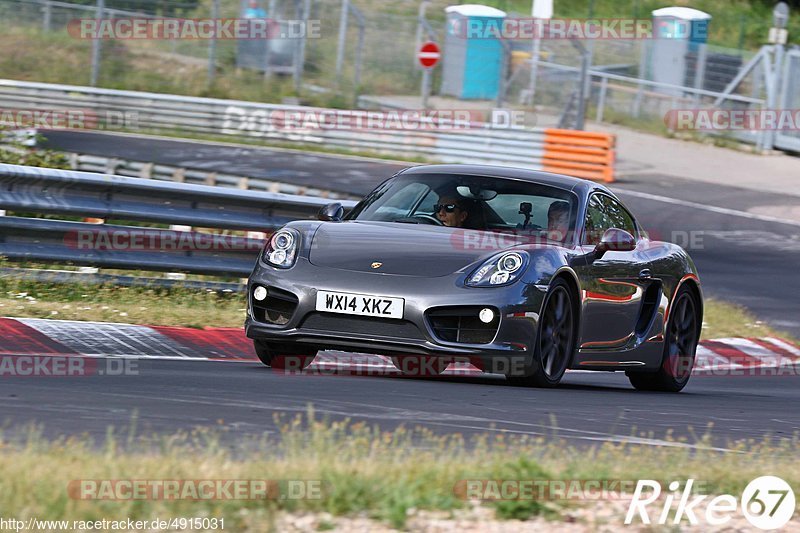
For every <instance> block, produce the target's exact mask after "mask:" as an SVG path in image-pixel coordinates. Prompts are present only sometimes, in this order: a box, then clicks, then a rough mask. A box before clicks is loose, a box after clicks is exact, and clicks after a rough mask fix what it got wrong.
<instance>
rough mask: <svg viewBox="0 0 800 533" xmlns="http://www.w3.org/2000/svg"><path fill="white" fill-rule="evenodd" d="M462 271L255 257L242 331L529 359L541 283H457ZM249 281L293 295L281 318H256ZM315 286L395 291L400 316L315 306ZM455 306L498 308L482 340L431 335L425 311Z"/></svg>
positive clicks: (312, 342)
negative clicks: (408, 271)
mask: <svg viewBox="0 0 800 533" xmlns="http://www.w3.org/2000/svg"><path fill="white" fill-rule="evenodd" d="M464 278H465V273H455V274H452V275H449V276H444V277H436V278H424V277H414V276H403V275H391V274H379V273H372V272H357V271H350V270H340V269H332V268H325V267H318V266H316V265H313V264H311V263H310V262H309V261H308V260H307V259H306V258H304V257H299V258H298V259H297V263H296V264H295V266H294V267H292V268H291V269H288V270H282V269H277V268H273V267H270V266H268V265H265V264H263V263H261V262H259V263H258V264H257V265H256V267H255V269H254V271H253V273H252V274H251V276H250V279H249V282H248V317H247V321H246V323H245V331H246V333H247V336H248V337H249V338H251V339H259V340H263V341H267V342H273V343H281V344H286V343H299V344H303V345H307V346H308V347H309V349H310V350H313V349H318V350H325V349H338V350H342V351H354V352H364V353H376V354H381V355H390V356H394V355H407V354H414V355H429V356H437V357H454V358H455V357H459V356H463V357H468V358H470V359H474V358H479V359H483V360H486V359H493V358H497V357H509V356H522V357H524V358H525V360H526V361H529V360H530V356H531V355H532V349H533V345H534V341H535V339H536V331H537V327H538V312H539V310H540V309H541V306H542V301H543V299H544V295H545V290H544V289H542V288H539V287H537V286H536V285H534V284H532V283H528V282H526V280H525V279H524V278H523V279H520V280H519V281H517V282H516V283H513V284H511V285H508V286H503V287H489V288H474V287H465V286H464V285H463V281H464ZM257 285H262V286H265V287H267V288H268V291H269V290H273V291H275V290H277V291H275V292H279V291H283V293H289V294H291V295H294V297H296V298H297V304H296V307H295V309H294V312H293V313H292V314H291V316H290V317H289V318H288V320H287V321H286V322H285V323H284V324H271V323H269V321H267V320H264V319H262V320H257V319H256V314H257V313H254V307H253V290H254V288H255V286H257ZM318 290H328V291H338V292H350V293H360V294H365V293H368V294H373V295H379V296H388V297H398V298H403V299H404V300H405V307H404V315H403V320H402V321H400V320H393V319H378V318H370V317H360V316H352V315H343V314H337V313H326V312H317V311H316V294H317V291H318ZM267 299H268V300H269V296H268V297H267ZM463 307H468V308H472V307H475V308H483V307H489V308H492V309H493V310H495V311H496V312H497V313H498V316H499V321H498V323H497V325H496V328H497V329H496V333H495V335H494V336H493V338H492V339H491V341H490V342H485V343H468V342H449V341H446V340H443V339H442V338H441V337H440V336H437V334H436V333H435V331H436V330H435V329H434V328H433V327H432V324H431V313H432V312H434V311H436V310H442V309H445V308H463Z"/></svg>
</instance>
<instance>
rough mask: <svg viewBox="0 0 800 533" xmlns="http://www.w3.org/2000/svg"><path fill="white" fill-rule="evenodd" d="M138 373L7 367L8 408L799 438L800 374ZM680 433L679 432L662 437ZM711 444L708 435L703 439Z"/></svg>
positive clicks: (559, 432) (564, 433)
mask: <svg viewBox="0 0 800 533" xmlns="http://www.w3.org/2000/svg"><path fill="white" fill-rule="evenodd" d="M138 363H139V364H138V366H137V371H138V375H128V376H119V377H112V376H108V375H105V376H100V375H96V376H93V377H70V378H67V377H27V378H14V379H3V383H2V393H1V394H0V409H1V410H2V412H3V416H2V417H1V418H0V420H2V421H3V422H4V423H5V424H4V425H7V426H11V427H12V428H17V430H18V428H19V427H20V426H21V425H24V424H25V423H28V422H31V421H35V422H36V423H38V424H42V425H43V427H44V431H45V435H46V436H59V435H65V434H67V435H75V434H84V433H85V434H88V435H90V436H92V437H93V438H94V439H95V441H96V442H102V441H103V439H104V438H105V435H106V431H107V428H108V427H114V428H115V429H116V430H117V431H118V432H119V433H121V434H122V435H127V432H128V426H129V425H130V424H131V421H132V420H133V418H134V416H135V417H136V419H137V420H136V432H137V434H139V435H149V434H151V433H173V432H175V431H177V430H179V429H185V430H190V429H193V428H195V427H198V426H203V427H214V428H217V429H218V430H220V431H221V432H223V434H226V435H227V437H228V438H229V439H232V440H237V439H241V438H243V437H245V436H260V435H262V434H263V433H265V432H266V433H271V432H274V431H275V430H276V427H275V422H274V419H273V416H274V415H275V414H276V413H280V414H283V415H285V416H289V417H292V416H295V415H302V414H304V413H306V410H307V408H308V405H309V404H311V403H313V405H314V410H315V412H316V416H317V417H318V418H321V417H328V418H329V419H331V420H341V419H344V418H350V419H352V420H353V421H366V422H368V423H370V424H378V425H380V426H381V428H383V429H391V428H394V427H397V426H399V425H406V426H407V427H408V426H411V427H415V426H423V427H426V428H429V429H431V430H432V431H434V432H437V433H440V434H442V433H455V432H457V433H461V434H463V435H466V436H469V435H471V434H475V433H481V432H486V431H488V432H492V433H506V434H517V435H522V434H525V435H531V436H543V437H563V438H565V439H568V440H569V441H570V442H572V443H573V444H576V445H578V446H581V445H591V444H596V443H599V442H603V441H611V442H632V443H643V444H652V445H667V444H670V445H675V440H676V439H677V440H683V441H684V442H685V444H684V445H688V446H695V445H698V438H699V436H700V435H702V434H703V433H705V431H706V430H707V429H709V424H713V427H712V428H710V433H711V435H712V437H713V445H714V446H715V447H719V448H725V447H726V445H727V443H728V442H729V441H731V440H738V439H745V438H758V439H760V438H763V437H766V436H772V437H774V438H777V439H783V438H789V437H791V436H792V434H793V433H796V432H798V431H800V411H798V410H797V409H795V408H794V406H796V405H798V403H800V377H797V375H796V373H795V375H794V376H767V377H730V376H727V377H725V376H719V377H711V376H709V377H698V376H695V377H693V378H692V380H691V381H690V383H689V385H688V386H687V388H686V389H684V391H683V392H682V393H680V394H668V393H645V392H637V391H635V390H633V389H632V388H631V387H630V385H629V384H628V381H627V379H626V378H625V376H624V375H622V374H619V373H599V374H590V373H583V372H581V373H570V374H568V375H567V376H566V378H565V380H564V383H563V385H562V386H561V387H559V388H557V389H546V390H545V389H529V388H521V387H515V386H511V385H508V384H507V383H506V382H505V380H504V379H503V378H502V377H501V376H496V375H482V376H480V377H465V376H453V377H446V378H408V377H401V376H376V375H371V376H352V375H331V374H325V375H315V374H305V373H304V374H301V375H285V374H280V373H276V372H274V371H272V370H270V369H268V368H266V367H264V366H262V365H261V364H260V363H241V362H239V363H236V362H205V361H202V362H194V361H163V360H162V361H139V362H138ZM668 433H672V436H673V439H671V440H670V441H669V442H665V441H664V440H662V439H664V437H665V436H666V435H667V434H668ZM702 446H705V444H702Z"/></svg>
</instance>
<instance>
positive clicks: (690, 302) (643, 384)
mask: <svg viewBox="0 0 800 533" xmlns="http://www.w3.org/2000/svg"><path fill="white" fill-rule="evenodd" d="M698 310H699V304H698V302H697V298H696V296H695V295H694V292H693V291H692V290H691V289H689V288H687V287H686V286H683V287H681V288H680V289H679V290H678V293H677V294H676V295H675V299H674V300H673V302H672V306H671V307H670V313H669V319H668V323H667V328H666V332H665V335H664V353H663V355H662V358H661V365H660V366H659V368H658V370H657V371H656V372H648V373H644V372H628V373H627V376H628V379H629V380H630V382H631V385H633V387H634V388H635V389H637V390H642V391H659V392H680V391H681V390H682V389H683V388H684V387H685V386H686V384H687V383H688V382H689V378H690V377H691V376H692V368H694V361H695V355H696V353H697V343H698V341H699V340H700V338H699V337H700V336H699V334H698V331H699V330H700V328H699V327H698V326H699V323H698V322H699V316H698Z"/></svg>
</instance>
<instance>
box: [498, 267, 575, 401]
mask: <svg viewBox="0 0 800 533" xmlns="http://www.w3.org/2000/svg"><path fill="white" fill-rule="evenodd" d="M542 309H543V311H542V314H541V316H540V317H539V330H538V333H537V336H536V339H535V343H536V345H535V349H534V353H533V361H532V362H531V364H530V366H528V367H527V368H525V369H524V372H523V375H521V376H517V375H506V379H507V380H508V381H509V382H511V383H513V384H515V385H522V386H527V387H555V386H557V385H558V384H559V383H560V382H561V378H563V377H564V372H566V370H567V368H569V366H570V364H571V363H572V357H573V355H574V353H575V345H576V343H577V324H578V320H577V313H576V311H575V296H574V294H573V292H572V290H571V289H570V287H569V285H568V284H567V282H566V281H564V280H563V279H556V280H555V281H554V282H553V283H552V284H551V285H550V289H549V290H548V291H547V295H546V296H545V301H544V305H543V306H542Z"/></svg>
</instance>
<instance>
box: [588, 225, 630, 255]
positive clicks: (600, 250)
mask: <svg viewBox="0 0 800 533" xmlns="http://www.w3.org/2000/svg"><path fill="white" fill-rule="evenodd" d="M635 249H636V239H635V238H634V236H633V235H631V234H630V233H628V232H627V231H625V230H623V229H619V228H609V229H607V230H606V232H605V233H603V238H602V239H600V242H598V243H597V246H595V248H594V258H595V259H600V258H601V257H603V254H605V253H606V252H608V251H614V252H630V251H632V250H635Z"/></svg>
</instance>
